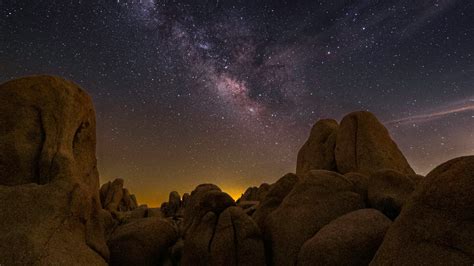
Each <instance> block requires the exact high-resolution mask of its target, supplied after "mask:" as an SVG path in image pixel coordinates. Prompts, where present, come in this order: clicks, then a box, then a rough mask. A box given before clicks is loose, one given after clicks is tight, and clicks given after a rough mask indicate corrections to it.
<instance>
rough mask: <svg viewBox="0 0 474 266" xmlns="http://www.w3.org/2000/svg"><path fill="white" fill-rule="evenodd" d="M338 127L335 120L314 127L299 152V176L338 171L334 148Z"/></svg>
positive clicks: (326, 120) (319, 123) (318, 123)
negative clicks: (315, 172)
mask: <svg viewBox="0 0 474 266" xmlns="http://www.w3.org/2000/svg"><path fill="white" fill-rule="evenodd" d="M338 127H339V126H338V124H337V122H336V121H335V120H333V119H323V120H319V121H318V122H317V123H316V124H315V125H314V126H313V128H312V129H311V134H310V136H309V138H308V140H307V141H306V143H305V144H304V145H303V147H301V149H300V151H299V152H298V160H297V164H296V174H297V175H303V174H305V173H306V172H308V171H309V170H330V171H334V170H336V160H335V158H334V148H335V147H336V133H337V129H338Z"/></svg>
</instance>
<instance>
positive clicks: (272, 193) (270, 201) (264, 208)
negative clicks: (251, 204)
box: [252, 173, 299, 230]
mask: <svg viewBox="0 0 474 266" xmlns="http://www.w3.org/2000/svg"><path fill="white" fill-rule="evenodd" d="M298 180H299V178H298V176H297V175H295V174H291V173H289V174H286V175H285V176H283V177H281V178H280V179H279V180H278V181H277V182H276V183H275V184H273V185H271V187H270V189H269V191H268V193H267V195H266V196H265V197H264V198H263V199H262V201H261V202H260V204H259V205H258V207H257V209H256V210H255V212H254V213H253V214H252V218H253V219H254V221H255V222H256V223H257V225H258V226H259V228H260V229H261V230H263V228H264V222H265V220H266V218H267V216H268V215H269V214H270V213H272V212H273V211H274V210H275V209H276V208H278V206H280V204H281V202H282V201H283V199H284V198H285V197H286V195H288V193H290V191H291V190H292V189H293V186H294V185H295V184H296V182H298Z"/></svg>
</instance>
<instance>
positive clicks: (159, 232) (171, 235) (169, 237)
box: [107, 217, 178, 265]
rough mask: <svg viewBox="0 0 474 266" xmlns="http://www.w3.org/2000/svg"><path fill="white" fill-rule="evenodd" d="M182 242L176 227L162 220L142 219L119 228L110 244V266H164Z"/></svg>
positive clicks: (153, 218) (111, 238)
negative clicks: (174, 246) (179, 239)
mask: <svg viewBox="0 0 474 266" xmlns="http://www.w3.org/2000/svg"><path fill="white" fill-rule="evenodd" d="M177 240H178V233H177V232H176V230H175V228H174V227H173V226H172V225H171V224H170V223H169V222H168V221H166V220H163V219H160V218H155V217H152V218H142V219H138V220H135V221H132V222H130V223H127V224H125V225H122V226H119V227H118V228H117V229H116V230H115V232H114V233H113V234H112V236H111V237H110V239H109V241H108V243H107V244H108V246H109V248H110V265H163V262H164V261H166V260H167V259H169V257H170V254H168V249H169V248H171V247H172V246H173V245H174V243H175V242H176V241H177Z"/></svg>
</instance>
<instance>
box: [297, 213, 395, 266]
mask: <svg viewBox="0 0 474 266" xmlns="http://www.w3.org/2000/svg"><path fill="white" fill-rule="evenodd" d="M390 224H391V221H390V219H388V218H387V217H385V216H384V215H383V214H382V213H381V212H379V211H377V210H375V209H361V210H357V211H354V212H350V213H348V214H345V215H343V216H341V217H339V218H337V219H335V220H333V221H332V222H330V223H329V224H328V225H326V226H324V227H323V228H321V230H319V232H317V233H316V235H314V236H313V237H312V238H311V239H310V240H308V241H306V242H305V243H304V245H303V247H302V248H301V250H300V252H299V255H298V265H302V266H303V265H315V264H317V265H328V266H329V265H334V266H337V265H361V266H362V265H368V264H369V263H370V261H371V260H372V258H373V257H374V255H375V252H377V249H378V247H379V246H380V244H381V243H382V241H383V237H384V235H385V233H386V231H387V230H388V228H389V226H390Z"/></svg>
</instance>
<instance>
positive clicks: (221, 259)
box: [181, 207, 265, 265]
mask: <svg viewBox="0 0 474 266" xmlns="http://www.w3.org/2000/svg"><path fill="white" fill-rule="evenodd" d="M193 227H194V229H193V230H192V233H191V234H188V235H187V236H186V238H185V242H184V247H183V249H184V250H183V253H182V256H183V257H182V261H181V263H182V264H181V265H265V254H264V246H263V241H262V238H261V234H260V231H259V229H258V227H257V225H256V224H255V222H254V221H253V220H252V219H251V218H250V217H249V216H248V215H246V214H245V213H244V212H243V211H242V209H240V208H238V207H228V208H226V209H225V210H224V211H223V212H222V213H220V214H219V215H216V214H215V213H214V212H212V211H211V212H208V213H207V214H206V215H205V216H204V218H203V219H202V221H201V223H199V224H194V225H193Z"/></svg>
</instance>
